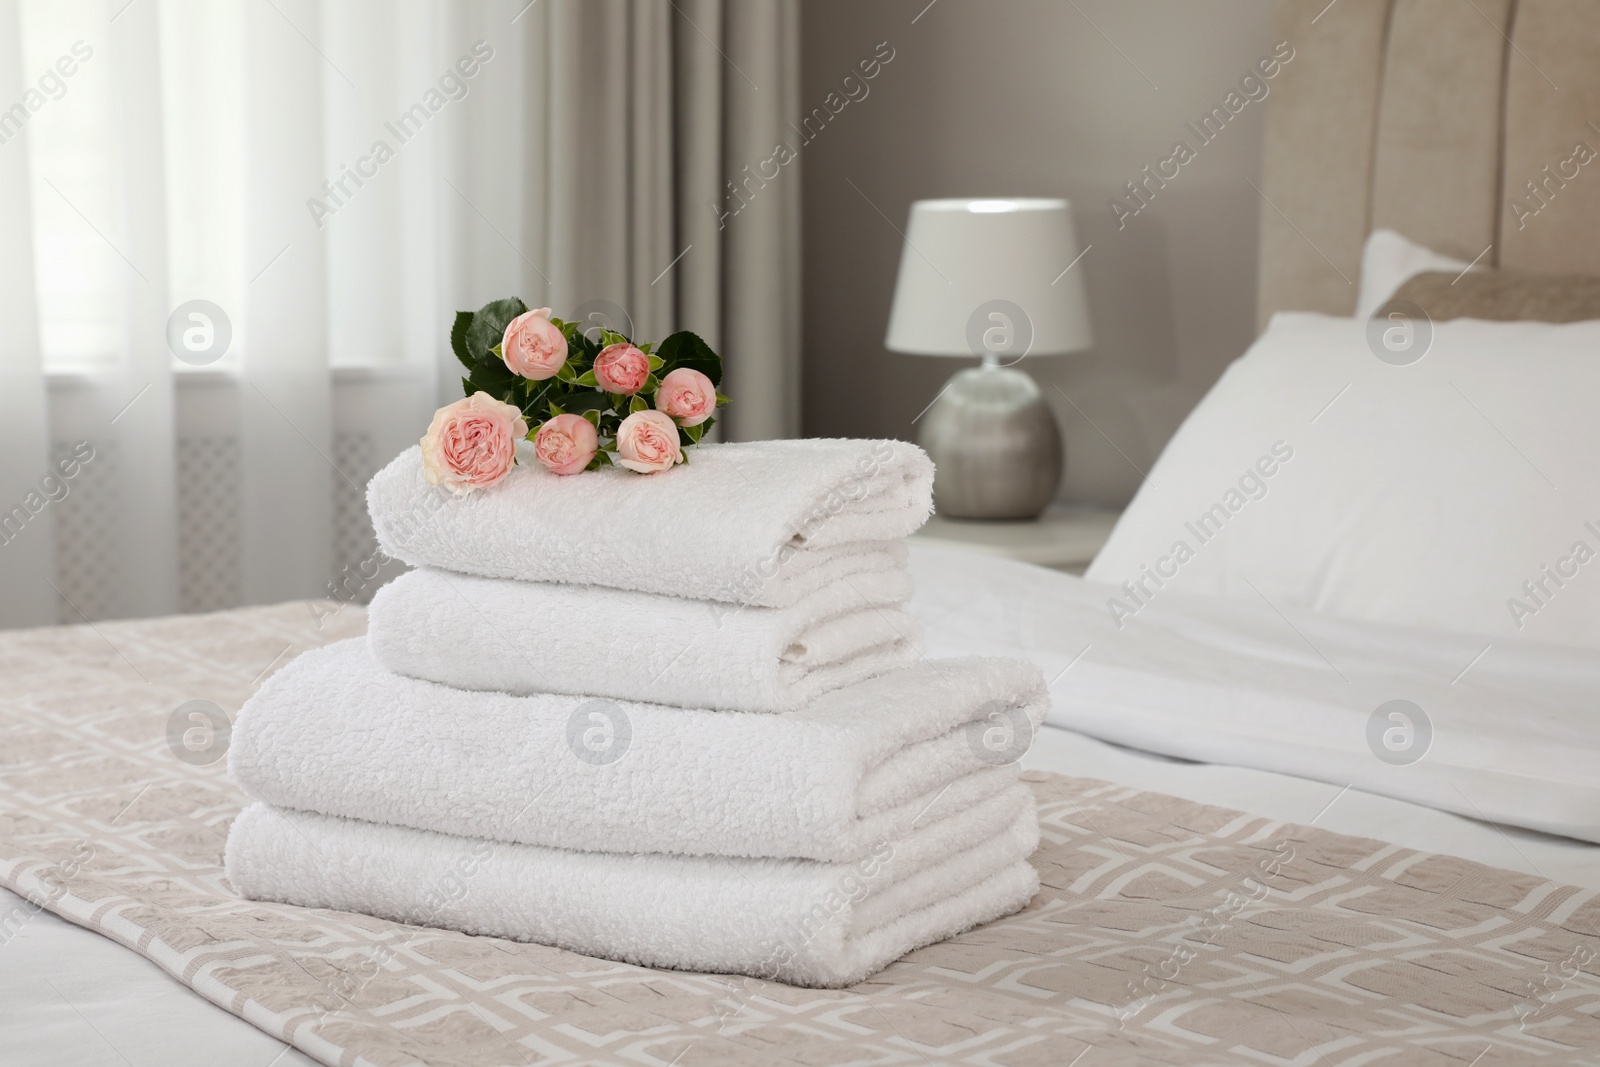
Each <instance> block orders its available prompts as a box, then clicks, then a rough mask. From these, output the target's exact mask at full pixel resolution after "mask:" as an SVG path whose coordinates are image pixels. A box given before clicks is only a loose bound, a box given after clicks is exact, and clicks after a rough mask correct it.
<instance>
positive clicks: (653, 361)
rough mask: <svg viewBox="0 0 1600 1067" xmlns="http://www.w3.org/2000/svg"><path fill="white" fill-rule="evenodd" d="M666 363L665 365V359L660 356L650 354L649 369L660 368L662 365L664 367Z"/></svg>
mask: <svg viewBox="0 0 1600 1067" xmlns="http://www.w3.org/2000/svg"><path fill="white" fill-rule="evenodd" d="M645 354H646V355H649V353H648V352H647V353H645ZM666 365H667V361H666V360H664V359H662V358H661V357H660V356H650V369H651V370H653V371H655V370H660V369H661V368H662V367H665V366H666Z"/></svg>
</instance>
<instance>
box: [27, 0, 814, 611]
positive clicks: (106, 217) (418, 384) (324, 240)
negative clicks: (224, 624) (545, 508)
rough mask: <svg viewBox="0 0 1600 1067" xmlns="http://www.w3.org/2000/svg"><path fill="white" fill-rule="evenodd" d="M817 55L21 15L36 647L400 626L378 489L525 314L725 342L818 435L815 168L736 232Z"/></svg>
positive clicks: (757, 29) (561, 10)
mask: <svg viewBox="0 0 1600 1067" xmlns="http://www.w3.org/2000/svg"><path fill="white" fill-rule="evenodd" d="M797 50H798V28H797V25H796V13H795V7H794V0H678V2H677V3H676V4H674V3H672V2H671V0H534V2H533V3H531V4H530V3H528V2H527V0H506V2H504V3H496V2H468V0H407V2H398V3H397V2H392V0H347V2H327V3H319V2H316V0H136V2H134V3H131V4H130V3H127V0H109V2H105V3H102V2H100V0H82V2H72V0H0V526H3V530H0V541H3V543H0V625H24V624H38V623H49V622H55V621H58V620H59V621H64V622H76V621H81V620H82V619H84V618H89V619H93V618H99V617H107V616H121V615H146V614H157V613H164V612H170V611H176V610H197V609H203V608H215V607H226V606H231V605H232V604H236V603H255V602H265V601H277V600H288V599H292V598H301V597H313V596H317V595H326V593H327V592H328V591H329V589H330V586H331V585H333V586H338V587H339V591H340V594H341V595H353V596H355V597H357V598H364V596H366V595H370V592H371V588H370V586H371V581H370V577H368V575H369V574H370V569H369V568H368V567H367V566H365V562H366V560H367V559H368V558H369V557H370V555H371V549H372V546H371V540H370V531H369V530H368V529H367V528H366V526H365V523H364V522H363V521H362V518H361V514H360V509H361V491H362V488H363V487H364V483H365V480H366V478H367V477H369V476H370V474H371V473H372V471H373V470H374V469H375V468H376V466H378V465H381V463H382V462H383V461H385V460H386V459H387V458H388V457H389V456H391V455H392V454H393V453H394V452H395V451H398V449H399V448H401V447H403V446H404V445H405V444H407V443H409V442H411V441H414V440H415V439H416V437H418V436H419V435H420V433H421V431H422V429H423V428H424V426H425V425H426V420H427V417H428V414H429V412H430V411H431V410H432V408H433V407H434V406H436V405H437V404H438V403H440V402H443V401H445V400H448V399H452V398H454V397H456V396H459V375H458V373H457V371H458V368H457V366H456V365H455V363H454V360H453V357H451V356H450V354H449V350H448V345H447V343H446V339H447V329H448V322H449V317H450V315H451V314H452V313H453V311H454V310H455V309H456V308H458V307H476V306H478V305H480V304H482V303H484V302H485V301H487V300H489V299H492V298H495V297H498V296H503V295H508V294H511V293H517V294H519V295H522V296H523V297H524V298H525V299H527V300H528V301H530V302H547V303H550V304H552V305H553V306H556V307H557V308H558V312H559V311H561V310H567V311H569V312H570V311H571V310H572V309H575V308H577V307H579V306H583V305H587V304H590V303H593V302H605V303H607V304H611V305H620V307H621V308H622V309H624V310H625V312H626V313H627V314H628V315H629V316H630V317H631V318H632V319H633V320H634V322H635V327H636V330H637V331H638V332H640V333H641V334H643V335H646V336H655V335H659V334H661V333H664V332H667V331H669V330H671V329H675V328H678V327H680V326H681V327H687V328H692V329H696V330H698V331H700V332H701V333H703V334H704V335H705V336H706V337H707V338H708V339H710V340H711V341H712V342H713V343H714V344H718V345H720V347H721V349H722V351H723V352H724V354H725V355H726V356H727V357H728V384H727V388H725V390H724V391H731V393H732V395H734V396H735V398H736V400H737V401H738V403H737V404H736V405H735V407H734V408H733V412H732V417H731V418H730V419H729V420H728V421H727V424H726V426H727V429H728V430H729V431H731V435H732V436H735V437H762V436H782V435H785V434H791V433H794V432H796V430H797V428H798V411H797V408H796V404H797V402H798V395H799V392H798V388H797V384H798V383H797V374H798V365H799V351H798V346H799V336H798V326H797V306H798V265H799V263H798V240H797V236H798V235H797V230H798V208H797V205H798V203H799V174H798V165H794V166H791V167H788V168H786V169H785V172H784V173H783V174H782V175H781V176H780V177H778V178H777V179H774V180H772V181H771V182H768V183H763V188H762V190H761V195H760V197H759V198H755V199H753V200H751V202H750V203H749V204H748V206H746V207H744V208H743V210H741V211H740V212H739V213H738V214H737V215H736V216H727V215H726V214H725V210H726V205H727V204H729V203H738V201H731V200H729V198H728V192H727V190H728V186H727V185H726V183H727V182H729V181H735V182H737V181H739V180H740V177H741V175H740V171H741V168H743V167H744V166H746V164H752V163H756V162H758V161H760V160H763V159H767V158H769V157H770V156H771V154H772V152H773V148H774V146H775V145H776V144H777V143H778V142H780V141H782V140H785V139H786V138H788V137H790V136H791V135H790V134H788V133H787V131H786V124H787V123H788V122H790V121H792V120H793V118H794V117H795V113H796V112H797V110H798V109H797V97H798V92H797V90H798V56H797ZM69 71H70V73H69ZM14 104H15V105H16V106H13V105H14ZM195 301H204V302H205V303H204V304H194V303H193V302H195ZM196 308H198V309H199V310H198V312H196V310H195V309H196ZM195 314H198V315H199V316H200V317H194V315H195ZM173 322H176V327H173V326H172V325H171V324H172V323H173ZM174 330H175V331H176V333H175V336H177V337H178V338H179V342H178V343H177V344H176V345H174V344H173V343H170V342H169V336H171V335H174ZM224 330H226V331H227V332H228V333H230V334H231V339H230V341H229V343H228V347H227V351H226V353H225V354H224V355H222V356H221V357H220V358H216V359H214V360H212V359H210V358H209V352H208V350H207V349H206V347H205V346H206V343H207V342H208V339H209V341H210V343H212V344H213V345H214V344H215V341H216V338H217V337H219V336H220V334H221V333H222V332H223V331H224ZM185 331H193V332H190V333H188V336H189V337H190V339H191V341H192V343H193V345H196V346H198V347H199V349H200V351H199V352H196V351H194V350H192V349H191V348H185V347H184V344H183V343H182V338H183V337H184V336H185ZM213 351H214V350H213ZM179 357H182V358H179ZM80 442H81V444H80ZM74 449H76V451H74ZM85 457H87V458H85ZM69 471H70V472H71V473H70V474H69V473H68V472H69ZM353 565H360V567H359V576H358V577H356V578H355V580H354V581H353V582H352V580H351V571H352V566H353Z"/></svg>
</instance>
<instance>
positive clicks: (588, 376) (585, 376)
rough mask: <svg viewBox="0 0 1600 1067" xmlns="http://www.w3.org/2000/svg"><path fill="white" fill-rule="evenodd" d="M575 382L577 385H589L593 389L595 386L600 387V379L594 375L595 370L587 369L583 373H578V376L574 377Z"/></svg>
mask: <svg viewBox="0 0 1600 1067" xmlns="http://www.w3.org/2000/svg"><path fill="white" fill-rule="evenodd" d="M573 384H575V385H587V386H589V387H590V388H591V389H594V388H598V387H599V385H600V380H599V379H598V378H596V377H595V376H594V371H593V370H586V371H584V372H583V373H582V374H580V375H578V376H577V377H576V378H574V379H573Z"/></svg>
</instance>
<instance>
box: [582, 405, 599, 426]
mask: <svg viewBox="0 0 1600 1067" xmlns="http://www.w3.org/2000/svg"><path fill="white" fill-rule="evenodd" d="M583 417H584V418H586V419H588V420H589V425H590V426H593V427H594V428H595V429H596V430H598V429H600V413H599V412H598V411H595V410H593V409H591V410H589V411H585V412H584V413H583Z"/></svg>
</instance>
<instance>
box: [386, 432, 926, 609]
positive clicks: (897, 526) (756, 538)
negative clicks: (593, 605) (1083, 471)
mask: <svg viewBox="0 0 1600 1067" xmlns="http://www.w3.org/2000/svg"><path fill="white" fill-rule="evenodd" d="M367 508H368V510H369V511H370V512H371V513H372V524H373V527H374V529H376V530H377V533H378V543H379V544H380V545H381V546H382V548H383V550H384V551H385V552H387V553H389V554H390V555H392V556H395V557H397V558H399V559H402V560H404V561H405V562H407V563H410V564H412V565H414V566H431V567H443V568H445V569H446V570H453V571H462V572H465V573H468V574H479V575H483V576H484V577H488V578H520V579H522V580H524V581H532V582H569V583H573V584H577V585H604V586H610V587H612V588H616V589H636V590H639V591H641V592H646V593H664V594H666V595H668V596H681V597H686V598H688V599H691V600H722V601H729V602H732V603H738V604H760V605H763V606H766V607H784V606H786V605H789V604H792V603H794V602H795V601H796V600H798V599H799V598H800V597H801V596H803V595H805V594H806V593H808V592H810V591H812V590H814V589H817V588H819V587H821V586H822V585H826V584H827V583H828V582H830V581H832V580H833V579H835V578H837V577H838V576H839V575H840V574H858V573H861V572H863V571H874V570H884V569H887V568H889V567H894V566H904V559H905V557H904V547H903V546H900V545H893V546H892V547H891V544H892V543H893V542H895V541H896V540H897V539H899V538H903V537H905V536H906V535H907V534H910V533H911V532H913V531H914V530H916V529H917V527H919V526H921V525H922V524H923V522H925V521H926V520H927V518H928V515H929V514H931V513H932V511H933V464H932V463H931V462H930V461H929V460H928V457H927V455H926V454H925V453H924V452H923V451H922V450H921V449H920V448H918V447H917V446H916V445H912V444H908V443H906V442H904V441H851V440H806V441H752V442H748V443H743V444H727V445H705V446H703V447H699V448H696V449H695V450H694V451H693V455H692V459H691V460H690V462H689V463H688V464H686V465H684V466H680V467H676V468H674V469H673V470H670V471H667V472H664V473H661V474H652V475H649V476H640V475H637V474H633V473H631V472H629V471H625V470H622V469H620V468H607V469H602V470H599V471H595V472H593V473H590V474H585V475H582V476H577V477H567V478H563V477H559V476H557V475H554V474H551V473H550V472H548V471H546V470H545V469H544V468H543V467H541V466H540V465H539V464H538V463H537V462H536V461H533V460H532V459H529V458H526V457H525V458H524V462H522V463H520V464H519V465H518V466H517V468H516V469H515V470H513V471H512V472H511V474H509V475H508V476H507V477H506V479H505V480H504V481H503V482H501V483H500V484H499V485H497V486H494V487H493V488H491V489H485V490H480V491H478V492H476V493H472V494H469V495H466V496H455V495H453V494H451V493H450V492H449V491H448V490H446V489H443V488H440V487H437V486H431V485H429V484H427V482H426V481H424V480H423V476H422V455H421V452H420V450H419V449H416V448H410V449H407V450H406V451H404V452H402V453H400V455H399V456H397V457H396V458H395V459H394V460H393V461H392V462H391V463H390V464H389V465H388V466H387V467H385V468H384V469H383V470H381V471H379V472H378V473H377V474H376V475H374V476H373V479H372V482H371V484H370V485H368V487H367ZM895 549H898V551H895ZM886 552H887V553H888V554H887V555H885V553H886Z"/></svg>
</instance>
